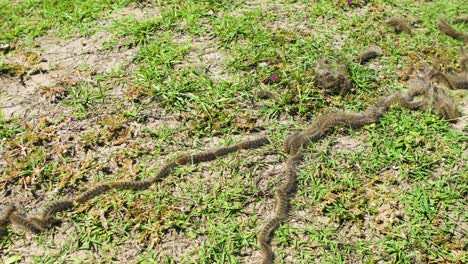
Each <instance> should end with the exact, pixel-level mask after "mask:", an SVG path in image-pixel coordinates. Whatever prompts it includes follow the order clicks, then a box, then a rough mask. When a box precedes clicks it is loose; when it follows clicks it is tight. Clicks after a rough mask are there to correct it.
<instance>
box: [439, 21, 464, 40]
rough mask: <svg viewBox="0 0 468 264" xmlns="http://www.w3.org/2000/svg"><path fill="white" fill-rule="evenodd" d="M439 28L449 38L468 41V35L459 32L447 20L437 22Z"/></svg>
mask: <svg viewBox="0 0 468 264" xmlns="http://www.w3.org/2000/svg"><path fill="white" fill-rule="evenodd" d="M437 28H438V29H439V30H440V31H441V32H442V33H444V34H445V35H447V36H450V37H452V38H454V39H458V40H463V41H468V34H464V33H462V32H459V31H458V30H456V29H455V28H454V27H452V26H451V25H449V24H448V23H447V22H446V21H445V20H443V19H440V20H439V21H437Z"/></svg>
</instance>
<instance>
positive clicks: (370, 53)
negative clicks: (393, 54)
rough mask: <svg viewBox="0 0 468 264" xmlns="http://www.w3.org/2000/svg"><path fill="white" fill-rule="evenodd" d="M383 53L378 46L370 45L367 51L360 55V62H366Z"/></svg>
mask: <svg viewBox="0 0 468 264" xmlns="http://www.w3.org/2000/svg"><path fill="white" fill-rule="evenodd" d="M380 55H382V52H381V50H380V49H379V48H377V47H370V48H369V49H367V50H366V51H364V52H363V53H362V54H361V56H360V57H359V63H360V64H366V63H368V62H369V61H370V60H372V59H375V58H377V57H379V56H380Z"/></svg>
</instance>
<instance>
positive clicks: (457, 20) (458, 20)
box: [452, 16, 468, 24]
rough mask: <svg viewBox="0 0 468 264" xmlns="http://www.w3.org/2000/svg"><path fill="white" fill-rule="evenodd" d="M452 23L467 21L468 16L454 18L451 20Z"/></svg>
mask: <svg viewBox="0 0 468 264" xmlns="http://www.w3.org/2000/svg"><path fill="white" fill-rule="evenodd" d="M452 23H454V24H458V23H468V16H464V17H459V18H455V19H454V20H453V21H452Z"/></svg>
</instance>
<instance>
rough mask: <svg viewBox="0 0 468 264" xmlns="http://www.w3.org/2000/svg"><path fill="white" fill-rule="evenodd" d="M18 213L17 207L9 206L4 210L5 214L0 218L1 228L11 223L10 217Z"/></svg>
mask: <svg viewBox="0 0 468 264" xmlns="http://www.w3.org/2000/svg"><path fill="white" fill-rule="evenodd" d="M15 211H16V206H14V205H8V206H6V207H5V209H4V210H3V214H2V216H1V217H0V228H2V227H3V226H5V225H7V224H8V223H9V222H10V215H11V214H12V213H14V212H15Z"/></svg>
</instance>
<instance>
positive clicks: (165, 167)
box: [148, 161, 178, 183]
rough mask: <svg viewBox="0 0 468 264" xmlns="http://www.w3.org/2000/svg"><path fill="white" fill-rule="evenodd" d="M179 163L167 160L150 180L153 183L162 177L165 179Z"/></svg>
mask: <svg viewBox="0 0 468 264" xmlns="http://www.w3.org/2000/svg"><path fill="white" fill-rule="evenodd" d="M177 166H178V164H177V162H176V161H169V162H167V163H166V164H164V165H163V166H162V167H161V169H159V171H158V173H157V174H156V176H154V177H153V178H150V179H148V180H149V181H150V182H152V183H155V182H157V181H160V180H161V179H164V178H165V177H167V175H169V173H170V172H171V170H172V169H174V168H175V167H177Z"/></svg>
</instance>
